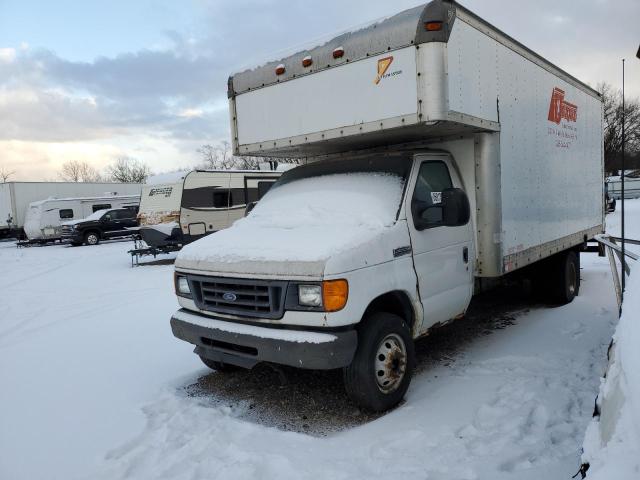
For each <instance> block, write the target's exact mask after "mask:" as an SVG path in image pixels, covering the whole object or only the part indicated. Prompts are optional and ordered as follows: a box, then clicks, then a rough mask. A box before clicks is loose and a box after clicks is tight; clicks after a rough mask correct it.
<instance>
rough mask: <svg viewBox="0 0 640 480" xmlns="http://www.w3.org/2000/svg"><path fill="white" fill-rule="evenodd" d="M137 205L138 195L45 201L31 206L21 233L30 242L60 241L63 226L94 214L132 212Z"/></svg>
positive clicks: (51, 199) (138, 201)
mask: <svg viewBox="0 0 640 480" xmlns="http://www.w3.org/2000/svg"><path fill="white" fill-rule="evenodd" d="M139 204H140V195H110V196H104V195H103V196H100V197H91V198H49V199H46V200H39V201H37V202H31V204H29V208H28V209H27V213H26V216H25V220H24V231H25V234H26V236H27V238H28V239H29V240H30V241H32V242H35V241H37V242H45V241H51V240H58V239H60V238H61V234H62V231H61V227H62V224H63V223H64V222H69V221H72V220H82V219H84V218H85V217H87V216H88V215H90V214H92V213H95V212H97V211H98V210H108V209H111V208H132V207H137V206H138V205H139Z"/></svg>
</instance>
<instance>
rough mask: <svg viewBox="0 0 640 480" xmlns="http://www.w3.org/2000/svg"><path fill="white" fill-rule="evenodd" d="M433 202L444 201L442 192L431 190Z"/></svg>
mask: <svg viewBox="0 0 640 480" xmlns="http://www.w3.org/2000/svg"><path fill="white" fill-rule="evenodd" d="M431 203H433V204H434V205H435V204H437V203H442V192H431Z"/></svg>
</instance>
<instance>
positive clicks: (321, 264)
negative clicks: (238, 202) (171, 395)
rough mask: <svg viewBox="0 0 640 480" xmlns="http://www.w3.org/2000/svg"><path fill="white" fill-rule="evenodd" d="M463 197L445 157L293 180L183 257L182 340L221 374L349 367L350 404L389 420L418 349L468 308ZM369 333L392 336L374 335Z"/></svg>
mask: <svg viewBox="0 0 640 480" xmlns="http://www.w3.org/2000/svg"><path fill="white" fill-rule="evenodd" d="M462 187H463V185H462V182H461V179H460V176H459V174H458V172H457V171H456V168H455V166H454V164H453V161H452V158H451V156H450V155H449V154H447V153H444V152H418V153H412V152H406V153H402V154H399V155H371V156H369V155H365V156H362V157H359V158H353V159H349V160H347V161H345V160H344V159H340V160H335V161H327V162H322V163H317V164H309V165H306V166H301V167H298V168H296V169H294V170H291V171H289V172H287V173H285V174H284V175H283V177H282V178H281V179H280V180H279V181H278V183H276V185H275V186H274V187H273V188H272V190H271V191H270V192H269V193H267V195H266V196H265V197H264V198H263V200H262V201H261V202H260V203H259V204H258V205H257V207H256V208H255V209H254V210H253V211H252V212H251V213H250V215H249V216H248V217H247V218H246V219H244V220H242V221H240V222H237V223H236V224H235V225H234V226H232V227H231V228H229V229H228V230H225V231H223V232H218V233H216V234H215V235H212V236H210V237H208V238H206V239H203V240H200V241H199V242H197V243H194V244H192V245H190V246H187V247H185V248H184V249H183V251H182V253H181V254H180V255H179V257H178V259H177V260H176V291H177V293H178V298H179V302H180V305H181V307H182V308H181V310H179V311H178V312H176V314H175V315H174V316H173V318H172V319H171V325H172V328H173V333H174V335H176V336H177V337H178V338H181V339H183V340H186V341H188V342H190V343H192V344H194V345H195V346H196V353H197V354H198V355H200V357H201V358H202V359H203V361H204V362H205V363H206V364H208V365H210V366H214V367H215V368H223V366H225V365H238V366H243V367H247V368H250V367H253V366H254V365H255V364H257V363H258V362H262V361H266V362H275V363H279V364H285V365H291V366H295V367H302V368H312V369H332V368H345V369H346V373H345V378H347V379H350V380H347V387H348V389H349V390H350V391H351V392H353V395H355V396H358V395H360V393H358V392H361V391H366V392H367V393H366V395H363V396H362V398H361V399H360V400H359V401H360V403H364V404H366V405H367V406H369V407H370V408H372V409H376V410H379V409H385V408H388V407H389V406H390V405H391V404H392V403H394V402H397V401H398V399H399V398H402V396H403V395H404V393H405V391H406V388H407V387H408V384H409V378H410V376H411V370H412V368H413V360H412V359H413V354H412V352H413V350H412V349H413V346H412V344H413V339H414V338H417V337H419V336H421V335H423V334H424V333H426V332H427V331H428V330H429V328H430V327H432V326H433V325H435V324H442V323H446V322H447V321H449V320H451V319H453V318H455V317H457V316H460V315H462V314H464V312H465V310H466V308H467V306H468V303H469V300H470V298H471V295H472V290H473V265H472V260H471V259H473V258H474V255H473V250H474V245H473V226H472V224H471V220H470V211H469V201H468V198H467V195H466V193H465V192H464V190H463V189H462ZM293 224H295V230H292V225H293ZM249 231H251V232H252V235H251V236H247V233H248V232H249ZM253 235H257V236H258V237H259V238H260V239H261V241H260V242H259V243H255V241H254V239H255V237H254V236H253ZM248 264H251V270H248V269H247V266H248ZM249 272H250V275H247V274H248V273H249ZM371 322H375V323H376V324H380V322H382V323H383V324H384V325H386V327H385V328H383V329H380V328H375V329H370V330H371V331H370V332H369V328H368V326H367V325H368V324H369V323H371ZM284 328H287V329H291V330H284ZM359 344H360V348H359ZM374 366H375V369H373V367H374ZM362 370H366V371H367V373H363V371H362ZM363 388H364V389H365V390H362V389H363Z"/></svg>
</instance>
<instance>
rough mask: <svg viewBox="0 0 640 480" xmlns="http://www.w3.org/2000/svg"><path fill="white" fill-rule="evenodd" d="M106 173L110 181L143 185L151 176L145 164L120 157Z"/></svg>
mask: <svg viewBox="0 0 640 480" xmlns="http://www.w3.org/2000/svg"><path fill="white" fill-rule="evenodd" d="M106 171H107V177H108V178H109V179H110V180H112V181H114V182H122V183H144V182H146V181H147V178H148V177H149V175H151V169H150V168H149V166H148V165H147V164H146V163H144V162H141V161H139V160H136V159H135V158H130V157H120V158H119V159H118V160H116V161H115V162H114V163H112V164H111V165H109V166H108V167H107V170H106Z"/></svg>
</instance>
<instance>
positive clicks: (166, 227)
mask: <svg viewBox="0 0 640 480" xmlns="http://www.w3.org/2000/svg"><path fill="white" fill-rule="evenodd" d="M178 226H179V225H178V222H166V223H156V224H154V225H147V226H146V227H147V228H151V229H153V230H157V231H158V232H160V233H162V234H164V235H166V236H167V237H169V236H171V233H173V229H174V228H176V227H178Z"/></svg>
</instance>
